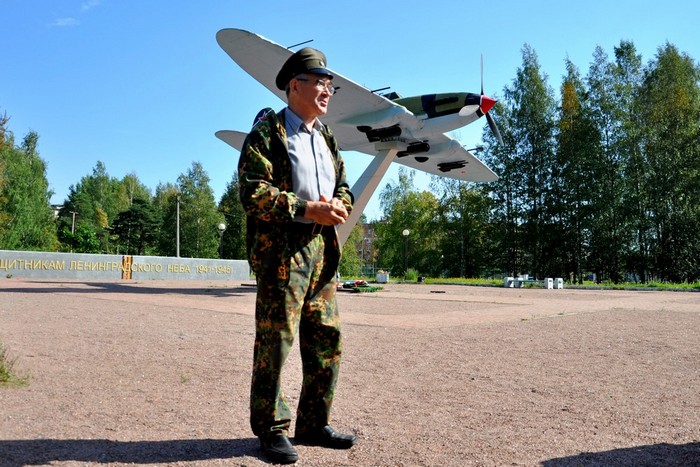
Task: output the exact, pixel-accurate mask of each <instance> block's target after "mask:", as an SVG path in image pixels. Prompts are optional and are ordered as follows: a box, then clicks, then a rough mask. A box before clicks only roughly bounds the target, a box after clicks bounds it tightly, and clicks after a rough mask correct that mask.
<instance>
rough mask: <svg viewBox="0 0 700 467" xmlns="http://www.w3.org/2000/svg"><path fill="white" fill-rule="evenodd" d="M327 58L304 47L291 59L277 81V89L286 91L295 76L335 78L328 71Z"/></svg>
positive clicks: (314, 50) (316, 51)
mask: <svg viewBox="0 0 700 467" xmlns="http://www.w3.org/2000/svg"><path fill="white" fill-rule="evenodd" d="M326 63H327V62H326V56H325V55H324V54H323V52H321V51H320V50H316V49H312V48H311V47H304V48H303V49H301V50H299V51H298V52H296V53H295V54H294V55H292V56H291V57H289V59H287V61H286V62H284V65H282V69H281V70H280V72H279V73H277V78H276V79H275V84H276V85H277V89H280V90H284V89H285V88H286V87H287V84H289V82H290V81H291V80H292V78H294V77H295V76H298V75H301V74H304V73H311V74H314V75H326V76H328V77H329V78H333V75H332V74H331V72H330V71H328V69H326Z"/></svg>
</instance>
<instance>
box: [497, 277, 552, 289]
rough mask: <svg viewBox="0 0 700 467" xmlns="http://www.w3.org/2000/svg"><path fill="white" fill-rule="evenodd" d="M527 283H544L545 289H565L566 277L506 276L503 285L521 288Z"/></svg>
mask: <svg viewBox="0 0 700 467" xmlns="http://www.w3.org/2000/svg"><path fill="white" fill-rule="evenodd" d="M526 284H542V287H544V288H545V289H563V288H564V279H562V278H561V277H557V278H554V279H552V278H551V277H547V278H546V279H543V280H538V279H530V278H529V277H527V278H525V277H506V278H505V279H504V280H503V287H508V288H514V287H515V288H521V287H522V286H523V285H526Z"/></svg>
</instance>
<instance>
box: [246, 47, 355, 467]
mask: <svg viewBox="0 0 700 467" xmlns="http://www.w3.org/2000/svg"><path fill="white" fill-rule="evenodd" d="M332 78H333V76H332V75H331V73H330V72H329V71H328V70H327V69H326V59H325V56H324V55H323V53H321V52H320V51H318V50H315V49H311V48H304V49H302V50H300V51H299V52H297V53H295V54H294V55H293V56H292V57H290V59H289V60H288V61H287V62H286V63H285V64H284V66H283V67H282V69H281V70H280V72H279V74H278V75H277V79H276V84H277V87H278V88H279V89H284V90H286V93H287V98H288V102H289V105H288V107H286V108H285V109H283V110H281V111H280V112H278V113H275V112H274V111H272V109H266V110H265V111H262V112H261V113H260V114H259V115H258V117H257V118H256V122H255V125H254V127H253V129H252V131H251V132H250V134H249V135H248V137H247V138H246V141H245V144H244V146H243V149H242V152H241V158H240V162H239V164H238V174H239V181H240V198H241V202H242V203H243V207H244V209H245V211H246V217H247V238H246V242H247V251H248V260H249V262H250V265H251V268H252V270H253V272H254V273H255V276H256V280H257V287H258V292H257V300H256V307H255V331H256V332H255V348H254V363H253V376H252V384H251V395H250V423H251V427H252V429H253V433H254V434H255V435H256V436H258V437H259V438H260V442H261V447H262V450H263V452H264V453H265V455H266V456H267V457H268V458H269V459H270V460H271V461H273V462H278V463H293V462H296V460H297V458H298V456H297V452H296V450H295V449H294V447H293V446H292V444H291V443H290V442H289V439H288V437H287V434H288V430H289V428H290V424H291V416H292V414H291V411H290V408H289V406H288V405H287V402H286V400H285V396H284V393H283V392H282V388H281V373H282V367H283V365H284V362H285V360H286V358H287V356H288V354H289V351H290V349H291V348H292V344H293V342H294V338H295V336H296V335H297V333H298V334H299V343H300V349H301V357H302V365H303V375H304V376H303V386H302V391H301V396H300V400H299V405H298V408H297V419H296V425H295V441H296V442H297V443H303V444H313V445H320V446H325V447H329V448H336V449H347V448H350V447H351V446H352V445H353V444H354V443H355V436H354V435H344V434H340V433H337V432H335V431H334V430H333V429H332V428H331V427H330V426H329V416H330V410H331V404H332V402H333V394H334V391H335V384H336V381H337V377H338V368H339V364H340V355H341V348H342V342H341V336H340V323H339V316H338V308H337V304H336V299H335V292H336V287H337V284H336V270H337V268H338V263H339V261H340V244H339V241H338V236H337V234H336V231H335V226H336V225H338V224H342V223H344V222H345V220H346V219H347V217H348V213H349V212H350V211H351V209H352V194H351V193H350V190H349V188H348V184H347V181H346V179H345V168H344V164H343V160H342V158H341V157H340V154H339V150H338V143H337V142H336V140H335V138H334V137H333V135H332V133H331V131H330V129H329V128H328V127H327V126H325V125H323V124H322V123H321V122H320V121H319V120H318V117H320V116H322V115H325V113H326V110H327V108H328V103H329V101H330V98H331V96H332V95H333V93H334V92H335V89H334V87H333V84H332V82H331V81H330V80H331V79H332Z"/></svg>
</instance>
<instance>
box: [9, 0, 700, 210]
mask: <svg viewBox="0 0 700 467" xmlns="http://www.w3.org/2000/svg"><path fill="white" fill-rule="evenodd" d="M667 5H668V6H666V7H664V6H661V4H660V3H659V2H657V1H650V0H639V1H632V0H617V1H607V0H591V1H588V2H558V1H554V0H551V1H545V0H529V1H515V0H502V1H498V2H483V1H482V2H475V1H470V0H449V1H436V2H418V1H416V2H411V1H405V0H404V1H400V2H399V1H386V2H376V1H372V2H370V1H367V0H354V1H335V2H301V3H300V2H286V1H284V2H283V1H276V0H267V1H258V2H255V1H219V0H211V1H204V2H172V1H163V0H150V1H149V0H0V12H2V14H0V43H2V44H3V53H2V56H1V57H2V58H1V59H0V112H6V113H7V114H8V116H9V117H10V122H9V128H10V129H11V130H12V131H13V132H14V134H15V139H16V141H17V142H20V141H21V139H22V138H23V137H24V135H26V134H27V132H28V131H30V130H34V131H36V132H37V133H38V134H39V136H40V139H39V152H40V155H41V157H42V158H43V159H44V160H45V161H46V162H47V164H48V171H47V176H48V180H49V184H50V186H51V189H52V190H53V191H54V192H55V195H54V197H53V198H52V202H53V203H56V204H60V203H61V202H63V200H64V199H65V198H66V196H67V194H68V189H69V186H70V185H75V184H76V183H78V182H79V181H80V179H81V178H82V177H83V176H85V175H89V174H91V173H92V169H93V168H94V167H95V164H96V163H97V161H102V162H104V163H105V165H106V167H107V171H108V173H109V174H110V175H111V176H113V177H117V178H121V177H123V176H124V175H126V174H128V173H132V172H133V173H136V175H137V176H138V177H139V178H140V180H141V181H142V182H143V183H144V184H146V185H147V186H148V187H150V188H151V190H152V191H154V190H155V188H156V186H157V185H158V183H159V182H164V183H165V182H172V183H175V182H176V180H177V177H178V176H179V175H180V174H182V173H185V172H186V171H187V170H188V169H189V168H190V167H191V166H192V162H193V161H199V162H201V163H202V165H203V167H204V169H205V170H206V171H207V173H208V174H209V176H210V178H211V186H212V188H213V189H214V193H215V196H216V200H217V202H218V200H219V198H220V197H221V195H222V194H223V192H224V190H225V188H226V184H227V183H228V182H229V181H230V180H231V176H232V174H233V172H234V170H235V168H236V164H237V162H238V153H237V152H236V151H235V150H233V149H231V148H230V147H228V146H227V145H226V144H224V143H223V142H221V141H219V140H218V139H217V138H216V137H215V136H214V132H215V131H217V130H220V129H238V130H246V129H248V128H249V127H250V124H251V122H252V118H253V117H254V116H255V114H256V113H257V111H258V110H259V109H261V108H263V107H267V106H271V107H274V108H281V107H282V106H283V103H282V101H280V100H278V99H277V98H276V97H274V96H273V95H272V94H271V93H269V92H268V91H267V90H266V89H264V88H263V87H262V86H260V85H259V84H258V83H257V82H256V81H254V80H253V79H252V78H250V77H249V76H248V75H247V74H246V73H245V72H243V71H242V70H241V69H240V68H239V67H238V65H236V64H235V63H234V62H232V61H231V60H230V59H229V58H228V56H227V55H226V54H225V52H224V51H223V50H221V49H220V48H219V46H218V45H217V43H216V40H215V34H216V32H217V31H218V30H219V29H222V28H229V27H235V28H242V29H247V30H249V31H253V32H256V33H258V34H260V35H262V36H265V37H267V38H269V39H271V40H273V41H275V42H277V43H280V44H283V45H293V44H297V43H299V42H303V41H305V40H309V39H313V40H314V42H313V44H312V46H314V47H316V48H318V49H321V50H323V51H324V52H325V53H326V55H327V56H328V62H329V67H330V68H331V69H333V70H335V71H337V72H338V73H341V74H343V75H345V76H347V77H348V78H351V79H353V80H354V81H356V82H358V83H360V84H363V85H365V86H367V87H369V88H372V89H377V88H381V87H385V86H391V88H392V89H393V90H394V91H397V92H399V93H400V94H401V95H403V96H410V95H418V94H425V93H432V92H450V91H467V92H479V88H480V78H479V60H480V56H481V55H482V54H483V56H484V65H485V71H484V78H485V90H486V93H487V94H489V95H491V96H493V97H498V96H500V95H502V94H503V88H504V87H505V86H510V85H511V84H512V81H513V78H514V77H515V74H516V71H517V69H518V67H519V66H520V65H521V63H522V54H521V51H522V47H523V45H524V44H526V43H527V44H529V45H530V46H531V47H532V48H533V49H534V50H535V51H536V52H537V54H538V56H539V60H540V64H541V67H542V71H543V73H545V74H546V75H547V76H548V77H549V85H550V86H552V87H553V88H554V89H558V88H559V85H560V82H561V76H562V74H563V73H564V60H565V58H566V57H569V58H570V59H571V60H572V61H573V62H574V63H575V64H576V65H577V66H578V67H579V69H580V71H581V73H582V74H583V75H585V74H586V73H587V70H588V66H589V65H590V62H591V59H592V56H593V52H594V50H595V47H596V46H601V47H602V48H603V49H604V50H605V51H606V52H607V53H608V54H609V55H610V56H612V55H613V47H615V46H617V45H619V43H620V41H621V40H631V41H632V42H633V43H634V44H635V46H636V47H637V51H638V52H639V53H640V54H641V55H642V59H643V61H644V63H647V62H648V61H649V60H650V59H653V58H654V56H655V55H656V52H657V49H658V48H659V47H661V46H663V45H664V44H665V43H666V42H670V43H672V44H674V45H676V46H677V47H678V48H679V49H680V51H681V52H685V53H687V54H688V55H690V56H691V57H692V58H693V59H695V60H696V61H698V60H700V40H699V39H698V34H697V32H696V30H697V19H698V18H700V6H699V5H700V3H698V2H697V1H696V0H679V1H671V2H668V4H667ZM331 105H332V103H331ZM484 125H485V119H481V120H480V121H478V122H477V123H475V124H472V125H470V126H469V127H466V128H463V129H461V130H459V131H458V132H457V133H455V134H453V136H456V137H458V138H459V139H460V140H461V141H462V142H463V143H464V144H465V145H466V146H468V147H473V146H474V145H476V144H478V143H479V142H480V140H481V133H482V129H483V126H484ZM369 157H370V156H366V155H363V154H358V153H352V152H350V153H346V154H344V158H345V162H346V166H347V169H348V178H349V179H350V182H351V184H352V183H354V181H355V180H356V179H357V178H358V177H359V176H360V174H361V173H362V171H363V170H364V168H365V167H366V165H367V164H368V163H369ZM397 173H398V171H397V169H396V168H395V167H394V168H392V169H391V170H390V171H389V172H388V173H387V175H386V176H385V178H384V180H383V181H382V183H381V184H380V186H379V188H378V190H377V193H375V196H374V197H373V199H372V201H371V202H370V205H369V206H368V208H367V211H366V214H367V215H368V217H369V218H370V219H375V218H377V217H379V215H380V213H381V210H380V206H379V203H378V193H379V191H381V189H382V188H383V187H384V186H385V184H386V183H387V182H389V181H392V180H393V181H396V174H397ZM416 182H417V186H418V187H419V188H423V189H427V183H428V182H429V178H428V177H427V176H418V177H417V179H416Z"/></svg>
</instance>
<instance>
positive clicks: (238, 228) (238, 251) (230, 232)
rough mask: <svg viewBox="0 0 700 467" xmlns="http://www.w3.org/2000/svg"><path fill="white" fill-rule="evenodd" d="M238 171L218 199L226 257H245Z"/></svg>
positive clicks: (243, 219) (243, 215) (243, 220)
mask: <svg viewBox="0 0 700 467" xmlns="http://www.w3.org/2000/svg"><path fill="white" fill-rule="evenodd" d="M238 186H239V181H238V172H234V174H233V178H232V179H231V181H230V182H229V183H228V184H227V185H226V191H225V192H224V194H223V196H222V197H221V201H219V212H221V213H222V214H223V215H224V216H225V221H224V222H225V223H226V230H225V231H224V234H223V236H222V241H223V248H222V251H223V257H224V258H228V259H247V257H246V246H245V245H246V244H245V229H246V218H245V211H244V210H243V205H242V204H241V199H240V197H239V194H238Z"/></svg>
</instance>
